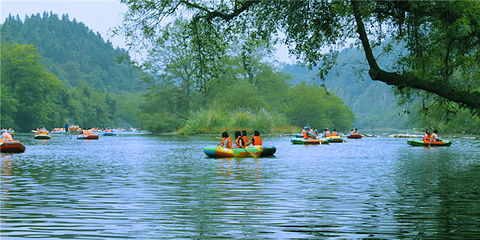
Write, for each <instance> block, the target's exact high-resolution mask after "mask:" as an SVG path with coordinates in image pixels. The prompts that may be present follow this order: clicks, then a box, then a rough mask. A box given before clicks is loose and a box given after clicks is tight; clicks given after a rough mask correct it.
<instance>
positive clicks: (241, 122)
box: [141, 19, 355, 133]
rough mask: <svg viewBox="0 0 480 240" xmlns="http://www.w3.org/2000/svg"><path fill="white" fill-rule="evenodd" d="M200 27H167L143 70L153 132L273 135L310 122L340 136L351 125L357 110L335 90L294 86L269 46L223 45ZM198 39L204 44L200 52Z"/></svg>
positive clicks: (184, 24)
mask: <svg viewBox="0 0 480 240" xmlns="http://www.w3.org/2000/svg"><path fill="white" fill-rule="evenodd" d="M197 30H198V29H196V28H191V27H190V26H189V25H188V24H187V22H186V21H184V20H182V19H178V20H175V21H172V22H171V23H168V24H166V26H165V27H164V28H163V29H162V31H161V32H160V33H159V35H158V36H159V37H158V38H157V39H156V41H155V43H153V44H152V46H151V48H150V49H151V50H150V51H149V52H148V58H147V61H145V62H144V63H143V64H142V65H141V67H142V69H143V70H144V71H145V72H148V73H150V75H151V76H152V79H150V80H151V82H152V84H154V86H153V87H152V88H150V90H149V92H148V94H147V100H146V103H145V104H144V105H143V107H142V113H143V114H142V120H143V122H144V123H150V124H147V126H146V127H148V128H149V129H151V130H153V131H161V130H165V128H167V129H169V130H175V129H178V128H182V131H181V132H184V133H204V132H212V131H221V129H225V128H228V127H242V128H246V129H247V130H248V131H253V130H255V129H261V130H262V131H263V132H271V131H272V129H273V128H274V127H278V126H283V125H294V126H304V125H312V126H315V127H318V128H323V127H325V126H327V127H332V128H337V129H338V130H340V131H342V130H347V129H349V128H350V127H351V126H352V122H353V121H354V119H355V118H354V114H353V112H352V111H351V110H350V108H349V107H348V106H346V105H345V103H344V102H343V101H342V100H341V99H340V98H338V97H337V96H335V95H334V94H333V93H331V92H328V91H327V90H326V89H325V88H322V87H319V86H317V85H315V84H305V83H302V84H300V85H296V86H293V85H291V84H290V83H289V82H290V79H291V77H290V76H289V75H286V74H284V73H282V72H281V71H280V69H278V68H277V67H274V66H273V64H272V63H271V62H270V63H269V62H268V59H269V56H271V49H269V46H268V45H267V44H265V42H262V41H252V42H248V39H245V38H243V39H242V38H241V37H239V38H237V39H236V40H235V41H232V42H231V44H230V45H229V46H225V45H221V44H220V43H219V41H222V39H221V37H219V38H218V39H216V41H217V42H215V41H214V42H209V41H207V40H208V38H204V37H201V36H198V34H196V31H197ZM194 41H202V49H199V48H197V47H196V46H197V45H195V44H191V43H192V42H194ZM199 51H200V52H203V51H212V52H210V53H212V54H214V57H213V58H214V59H203V58H202V56H203V55H202V54H200V56H198V55H197V53H198V52H199ZM220 53H221V54H220ZM207 56H211V55H205V57H207ZM205 113H208V115H210V116H211V117H213V119H212V118H211V117H209V116H205ZM273 116H275V117H273ZM181 119H183V120H185V121H179V120H181ZM185 122H186V123H185ZM167 126H169V127H167Z"/></svg>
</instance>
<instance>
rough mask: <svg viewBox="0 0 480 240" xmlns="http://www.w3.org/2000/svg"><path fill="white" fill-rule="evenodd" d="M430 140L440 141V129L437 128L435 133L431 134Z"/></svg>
mask: <svg viewBox="0 0 480 240" xmlns="http://www.w3.org/2000/svg"><path fill="white" fill-rule="evenodd" d="M430 141H431V142H435V141H440V137H439V136H438V130H437V129H435V130H433V133H432V135H431V136H430Z"/></svg>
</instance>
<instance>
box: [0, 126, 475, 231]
mask: <svg viewBox="0 0 480 240" xmlns="http://www.w3.org/2000/svg"><path fill="white" fill-rule="evenodd" d="M216 141H217V140H216V139H215V138H214V137H205V136H189V137H184V136H135V135H132V136H118V137H115V138H100V139H99V140H97V141H78V140H76V139H73V138H69V137H55V138H52V139H50V140H48V141H47V142H39V141H36V140H33V139H25V141H24V142H25V143H26V145H27V151H26V152H25V153H22V154H14V155H2V166H1V181H2V186H1V193H2V196H1V198H0V199H1V201H0V204H1V209H2V215H1V228H2V232H1V235H0V236H1V237H2V240H3V239H24V238H43V239H46V238H67V239H72V238H76V239H92V238H93V239H113V238H120V239H128V238H132V239H181V238H184V239H210V238H228V239H231V238H243V239H287V238H296V239H302V238H303V239H312V238H319V239H324V238H346V239H352V238H380V239H391V238H421V239H425V238H431V239H438V238H473V237H475V236H478V229H480V228H479V221H478V217H477V216H479V214H480V209H479V208H480V206H479V199H480V188H479V184H478V176H479V173H480V162H479V161H480V160H479V159H480V150H479V149H480V148H479V147H478V146H479V142H478V141H474V140H459V141H456V142H455V143H454V145H452V146H451V147H446V148H422V147H411V146H409V145H407V144H406V140H402V139H384V138H383V139H382V138H380V139H369V138H365V139H361V140H358V141H348V142H347V143H342V144H329V145H324V146H323V145H322V146H308V147H305V146H296V145H292V144H291V143H290V141H289V138H287V137H283V138H282V137H276V138H265V141H268V142H269V144H271V145H275V146H276V147H277V149H278V150H277V153H276V154H275V155H276V157H275V158H226V159H215V158H207V157H206V156H205V155H204V154H203V152H202V148H201V146H206V145H211V144H212V142H216ZM192 143H195V144H192Z"/></svg>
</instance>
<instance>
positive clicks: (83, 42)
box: [1, 13, 145, 93]
mask: <svg viewBox="0 0 480 240" xmlns="http://www.w3.org/2000/svg"><path fill="white" fill-rule="evenodd" d="M1 31H2V43H5V42H8V43H19V44H33V45H34V46H35V47H36V48H37V50H38V53H39V54H40V56H41V60H42V64H43V65H45V67H46V70H47V71H48V72H51V73H53V74H55V75H56V76H58V78H59V79H61V80H62V81H63V82H64V83H65V85H67V86H69V87H70V86H71V87H78V86H81V85H82V83H85V84H86V85H88V86H90V87H92V88H94V89H95V90H96V91H100V92H113V93H124V92H138V91H142V90H144V88H145V86H142V84H141V78H140V74H139V72H136V71H133V69H132V66H131V65H130V63H129V62H128V61H123V62H121V63H118V61H117V60H118V59H119V58H122V57H125V58H128V53H127V52H126V51H125V50H123V49H120V48H116V49H115V48H113V46H112V43H111V42H109V41H107V42H105V41H104V40H103V38H102V36H101V35H100V34H99V33H96V34H95V33H94V32H93V31H92V30H90V29H89V28H88V27H87V26H85V25H84V24H83V23H81V22H78V23H77V22H76V20H75V19H73V20H70V19H69V17H68V15H63V16H62V17H61V19H60V18H59V17H58V15H55V14H47V13H43V16H41V15H40V14H37V15H32V16H30V17H28V16H26V18H25V20H24V21H22V20H21V19H20V18H19V17H18V16H17V17H13V16H9V17H8V18H7V19H6V20H5V22H4V24H3V25H2V30H1Z"/></svg>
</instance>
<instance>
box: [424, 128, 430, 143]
mask: <svg viewBox="0 0 480 240" xmlns="http://www.w3.org/2000/svg"><path fill="white" fill-rule="evenodd" d="M423 141H424V142H425V141H430V130H428V129H427V130H425V134H423Z"/></svg>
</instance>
